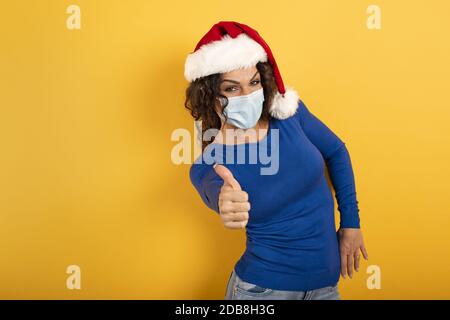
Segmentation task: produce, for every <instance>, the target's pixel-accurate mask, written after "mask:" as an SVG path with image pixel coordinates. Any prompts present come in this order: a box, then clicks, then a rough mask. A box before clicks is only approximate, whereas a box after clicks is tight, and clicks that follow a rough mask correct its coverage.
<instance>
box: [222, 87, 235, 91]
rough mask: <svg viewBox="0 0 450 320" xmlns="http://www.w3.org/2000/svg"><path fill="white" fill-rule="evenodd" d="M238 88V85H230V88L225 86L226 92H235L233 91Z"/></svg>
mask: <svg viewBox="0 0 450 320" xmlns="http://www.w3.org/2000/svg"><path fill="white" fill-rule="evenodd" d="M237 89H238V88H237V87H228V88H225V90H224V91H225V92H233V91H236V90H237Z"/></svg>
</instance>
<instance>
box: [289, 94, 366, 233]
mask: <svg viewBox="0 0 450 320" xmlns="http://www.w3.org/2000/svg"><path fill="white" fill-rule="evenodd" d="M295 116H296V117H297V118H298V119H299V121H300V125H301V127H302V129H303V132H305V134H306V136H307V137H308V139H309V140H310V141H311V142H312V143H313V144H314V145H315V146H316V147H317V149H319V151H320V153H321V154H322V156H323V158H324V160H325V163H326V165H327V168H328V173H329V175H330V179H331V182H332V184H333V187H334V190H335V193H336V200H337V203H338V210H339V213H340V227H341V228H360V219H359V208H358V200H357V197H356V187H355V178H354V174H353V169H352V163H351V159H350V155H349V153H348V150H347V147H346V146H345V143H344V142H343V141H342V140H341V139H340V138H339V137H338V136H337V135H336V134H335V133H334V132H333V131H331V130H330V129H329V128H328V127H327V126H326V125H325V124H324V123H323V122H322V121H321V120H319V119H318V118H317V117H316V116H314V115H313V114H312V113H311V112H310V111H309V110H308V108H307V107H306V106H305V104H304V103H303V102H302V101H301V100H299V107H298V109H297V112H296V114H295Z"/></svg>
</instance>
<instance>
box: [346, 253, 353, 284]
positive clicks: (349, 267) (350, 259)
mask: <svg viewBox="0 0 450 320" xmlns="http://www.w3.org/2000/svg"><path fill="white" fill-rule="evenodd" d="M347 273H348V276H349V277H350V279H351V278H352V277H353V254H349V255H348V256H347Z"/></svg>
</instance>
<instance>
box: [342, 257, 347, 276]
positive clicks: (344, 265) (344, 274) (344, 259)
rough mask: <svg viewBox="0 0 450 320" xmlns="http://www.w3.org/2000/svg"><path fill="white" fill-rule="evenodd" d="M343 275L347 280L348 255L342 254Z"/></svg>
mask: <svg viewBox="0 0 450 320" xmlns="http://www.w3.org/2000/svg"><path fill="white" fill-rule="evenodd" d="M341 274H342V278H344V279H345V277H346V275H347V255H346V254H343V255H342V254H341Z"/></svg>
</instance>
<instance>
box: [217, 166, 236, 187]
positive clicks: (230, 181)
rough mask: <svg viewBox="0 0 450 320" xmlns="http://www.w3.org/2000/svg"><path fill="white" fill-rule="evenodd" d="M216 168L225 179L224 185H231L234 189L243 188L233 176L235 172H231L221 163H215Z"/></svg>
mask: <svg viewBox="0 0 450 320" xmlns="http://www.w3.org/2000/svg"><path fill="white" fill-rule="evenodd" d="M214 170H215V171H216V173H217V174H218V175H219V176H220V177H221V178H222V179H223V181H224V185H229V186H231V187H232V188H233V189H234V190H241V185H240V184H239V182H238V181H237V180H236V179H235V178H234V177H233V174H232V173H231V171H230V170H229V169H228V168H226V167H224V166H223V165H221V164H217V163H216V164H215V165H214Z"/></svg>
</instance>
